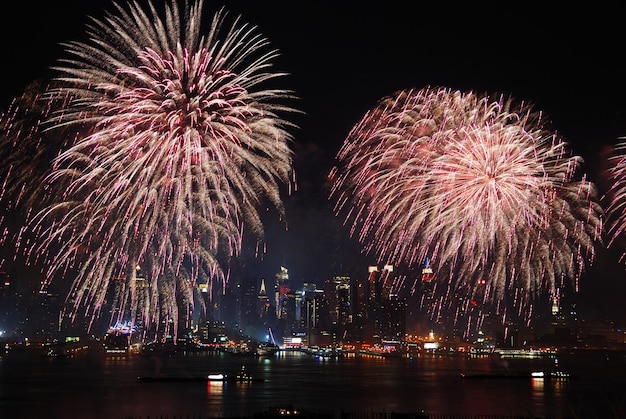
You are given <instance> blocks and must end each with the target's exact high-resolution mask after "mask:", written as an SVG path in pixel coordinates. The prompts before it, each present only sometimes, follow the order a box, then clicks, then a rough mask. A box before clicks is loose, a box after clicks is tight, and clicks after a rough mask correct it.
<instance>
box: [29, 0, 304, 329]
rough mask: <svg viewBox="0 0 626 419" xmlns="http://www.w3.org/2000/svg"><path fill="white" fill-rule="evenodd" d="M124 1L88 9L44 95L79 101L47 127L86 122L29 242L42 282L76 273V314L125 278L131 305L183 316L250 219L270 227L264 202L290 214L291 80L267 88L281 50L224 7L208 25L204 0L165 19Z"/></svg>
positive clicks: (254, 228)
mask: <svg viewBox="0 0 626 419" xmlns="http://www.w3.org/2000/svg"><path fill="white" fill-rule="evenodd" d="M127 6H128V7H127V8H124V7H122V6H120V5H116V10H117V14H112V13H110V14H107V15H106V17H105V18H104V19H102V20H97V19H92V23H91V25H90V26H89V31H88V35H89V37H90V39H91V40H90V41H89V42H87V43H83V42H69V43H67V44H65V47H66V53H67V55H68V58H65V59H63V60H61V61H60V62H59V65H58V66H57V67H56V68H55V70H56V71H57V72H58V74H59V76H58V77H57V79H56V81H57V82H58V83H60V85H59V86H58V87H55V88H54V89H51V90H50V91H49V92H48V98H49V99H56V98H62V97H63V98H65V97H68V96H69V97H71V98H72V100H71V101H69V102H68V103H67V106H65V107H63V109H61V110H59V112H57V113H55V114H53V116H52V117H51V118H50V120H49V121H48V123H49V126H48V129H49V130H50V131H51V132H52V131H54V130H55V129H59V128H65V129H75V130H76V131H77V132H79V134H80V135H78V137H77V139H76V140H75V141H74V142H73V144H71V145H70V146H69V147H67V148H65V149H64V150H62V152H61V153H60V154H59V156H58V157H57V158H56V159H55V160H54V164H53V168H52V171H51V173H50V175H49V176H48V179H47V185H46V186H47V188H48V189H49V190H51V191H56V194H52V196H53V198H54V199H53V200H52V201H51V202H48V203H47V204H46V207H45V208H44V209H43V210H41V211H40V212H39V213H38V214H37V215H36V216H35V217H34V218H33V220H32V224H31V226H32V227H33V229H34V230H35V231H37V232H38V233H39V235H40V236H39V238H40V240H39V241H38V242H37V243H36V244H34V245H33V246H32V247H31V248H29V249H28V250H27V251H28V252H29V254H30V255H31V257H32V258H33V259H34V260H35V261H39V262H43V263H45V264H47V266H48V270H47V275H46V281H47V283H49V282H51V281H52V280H53V279H54V278H56V277H58V276H59V275H62V274H63V273H64V272H68V271H70V270H72V269H75V270H76V271H77V272H78V274H77V277H76V279H75V281H74V283H73V286H72V291H71V293H70V295H71V299H72V300H73V301H74V303H75V304H74V309H73V313H72V316H75V315H76V312H77V311H78V310H79V308H81V307H88V309H87V310H88V311H89V312H90V313H91V315H92V320H93V319H94V318H95V317H96V316H97V314H98V312H99V310H100V309H101V306H102V304H103V302H104V300H105V297H106V295H107V290H108V289H109V287H110V285H111V283H112V278H123V279H124V281H125V284H124V286H120V287H118V288H119V289H121V290H123V293H124V295H122V296H121V297H119V299H118V301H119V302H120V303H119V304H120V306H122V307H127V306H128V304H131V305H132V304H138V303H137V302H140V301H141V302H142V303H141V304H144V305H143V307H130V309H131V310H132V311H133V312H135V313H139V312H140V313H142V315H141V316H140V317H141V318H142V319H143V321H144V322H145V323H146V325H149V324H150V323H151V322H152V323H159V322H160V321H161V320H162V319H165V318H167V319H176V318H177V317H176V316H177V315H178V300H181V299H182V301H184V302H185V303H187V304H193V303H192V302H193V301H194V293H195V292H196V291H195V290H197V287H196V286H195V284H196V283H197V282H209V284H211V285H212V284H214V283H215V284H222V286H225V282H226V281H227V272H225V271H224V269H223V266H224V265H223V263H224V262H225V261H226V262H227V261H228V260H229V259H230V258H232V257H234V256H236V255H237V254H238V252H239V251H240V249H241V246H242V238H243V237H244V227H245V228H246V232H251V233H252V234H254V235H256V236H257V237H259V238H262V236H263V226H262V223H261V219H260V216H259V214H258V212H257V208H258V207H259V206H261V205H267V204H268V203H269V204H271V205H272V206H273V207H275V208H276V209H277V210H278V212H279V213H280V214H281V215H282V214H283V211H284V210H283V206H282V201H281V190H280V189H281V187H282V185H285V184H286V185H290V184H291V183H292V182H293V177H292V174H293V173H292V152H291V149H290V141H291V135H290V134H289V133H288V131H287V128H289V127H292V125H291V124H290V123H289V122H287V121H286V120H284V119H283V118H282V117H280V116H279V114H281V113H283V112H294V111H295V110H294V109H293V108H291V107H289V106H286V105H284V104H281V102H283V101H285V100H289V99H293V98H294V97H293V95H292V93H291V92H290V91H288V90H283V89H278V88H275V87H272V83H273V81H274V80H275V79H276V78H279V77H282V76H284V74H283V73H275V72H271V67H272V62H273V60H274V59H275V58H276V57H277V56H278V52H277V51H276V50H274V49H271V48H269V43H268V41H267V40H266V39H265V38H263V37H262V36H260V35H259V34H257V28H256V27H251V26H249V25H247V24H244V23H242V22H241V21H240V18H236V19H235V20H234V21H233V23H231V24H230V25H227V23H226V16H227V13H226V12H225V11H224V10H220V11H219V12H217V13H216V14H215V15H214V17H213V20H212V23H211V26H210V28H209V30H208V32H207V34H206V35H204V36H203V35H202V33H201V27H200V22H201V16H202V9H203V2H202V1H201V0H200V1H197V2H195V3H193V4H188V3H185V5H184V7H183V8H181V9H180V10H179V8H178V5H177V4H176V2H171V3H168V4H166V5H165V18H164V19H162V18H161V16H160V15H159V13H158V11H157V10H156V9H155V7H154V6H153V5H152V4H151V3H149V7H148V10H147V11H146V10H142V9H141V8H140V6H139V5H138V3H136V2H131V3H129V4H128V5H127ZM137 266H140V267H141V270H142V271H143V272H145V273H146V277H147V278H146V279H147V280H148V281H149V284H150V285H149V287H148V288H147V290H149V291H147V290H146V289H141V290H139V289H138V287H137V286H136V283H137V280H138V278H137V275H136V268H137ZM137 293H141V294H142V295H141V296H140V295H138V294H137ZM175 326H176V323H175V322H174V327H175Z"/></svg>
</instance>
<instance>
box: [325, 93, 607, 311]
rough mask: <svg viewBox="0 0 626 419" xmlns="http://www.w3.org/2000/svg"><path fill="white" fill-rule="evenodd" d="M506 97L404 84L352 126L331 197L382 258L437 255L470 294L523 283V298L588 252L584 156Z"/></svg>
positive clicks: (596, 228)
mask: <svg viewBox="0 0 626 419" xmlns="http://www.w3.org/2000/svg"><path fill="white" fill-rule="evenodd" d="M545 126H546V124H545V123H544V122H543V121H542V118H541V114H540V113H537V112H534V111H533V109H532V107H531V106H530V105H528V104H524V103H520V104H516V103H515V102H514V101H513V99H511V98H503V97H500V98H497V99H492V98H489V97H488V96H480V95H477V94H475V93H472V92H470V93H462V92H459V91H453V90H451V89H446V88H430V87H429V88H425V89H423V90H419V91H414V90H405V91H400V92H398V93H396V94H395V95H393V96H390V97H387V98H385V99H383V100H381V101H380V103H379V104H378V106H377V107H376V108H374V109H373V110H371V111H370V112H368V113H367V114H366V115H365V116H364V117H363V119H362V120H361V121H360V122H359V123H357V124H356V125H355V126H354V128H353V129H352V131H351V132H350V134H349V135H348V137H347V139H346V141H345V142H344V144H343V146H342V148H341V149H340V151H339V152H338V154H337V162H338V163H337V165H336V167H334V168H333V170H332V171H331V173H330V177H331V180H332V182H333V188H332V190H331V199H333V200H334V201H335V203H336V207H335V209H336V212H337V214H343V215H345V219H346V222H347V223H351V224H352V227H351V232H352V234H355V235H357V236H358V238H359V240H360V241H361V242H362V243H363V245H364V247H365V251H367V252H368V253H374V254H376V256H377V257H378V258H379V260H383V261H385V263H392V264H394V265H395V264H400V263H403V264H404V265H405V266H414V267H415V266H421V264H422V263H423V261H424V260H426V258H427V257H430V259H431V260H435V261H437V265H438V277H439V278H438V279H439V280H440V281H446V282H450V283H452V284H453V285H454V289H455V290H465V295H467V296H471V295H473V294H474V293H475V292H476V286H477V285H476V284H477V281H478V280H479V279H481V278H486V279H487V280H488V281H489V284H488V285H489V287H486V288H485V289H487V290H489V291H488V292H490V293H491V295H490V296H489V297H490V300H492V301H500V300H502V299H503V298H505V297H506V296H507V294H508V295H510V294H512V292H511V291H512V290H515V289H517V288H521V289H522V290H523V291H524V293H525V294H524V298H522V297H519V296H518V300H517V302H518V304H521V305H524V304H527V303H528V302H529V301H530V300H531V299H532V296H533V295H537V294H539V293H540V292H542V291H548V292H554V291H555V290H556V288H558V287H559V286H561V285H562V280H563V279H564V278H566V277H568V278H570V279H576V278H578V276H579V275H580V273H581V272H582V269H583V267H584V266H585V263H586V261H587V260H593V258H594V255H595V249H594V245H595V243H596V242H597V241H599V240H600V234H601V229H602V222H601V217H602V210H601V208H600V206H599V204H598V203H597V202H596V201H595V197H596V190H595V185H593V184H592V183H590V182H587V181H586V180H585V179H584V178H583V179H577V178H576V176H578V175H579V173H578V172H579V171H580V167H581V164H582V160H581V159H580V158H579V157H576V156H570V155H569V152H568V150H567V144H566V143H565V142H564V141H562V140H561V139H560V138H559V137H558V136H557V135H556V134H554V133H552V132H550V131H549V130H547V129H546V128H545Z"/></svg>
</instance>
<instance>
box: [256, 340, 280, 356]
mask: <svg viewBox="0 0 626 419" xmlns="http://www.w3.org/2000/svg"><path fill="white" fill-rule="evenodd" d="M279 351H280V346H278V345H276V344H275V343H273V342H261V343H259V345H258V346H257V348H256V354H257V355H258V356H268V355H274V354H275V353H276V352H279Z"/></svg>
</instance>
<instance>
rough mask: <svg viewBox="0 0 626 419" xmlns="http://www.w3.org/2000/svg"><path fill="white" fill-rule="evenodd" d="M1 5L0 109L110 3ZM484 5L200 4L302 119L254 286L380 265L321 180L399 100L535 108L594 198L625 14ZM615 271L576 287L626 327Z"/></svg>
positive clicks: (619, 106) (608, 135)
mask: <svg viewBox="0 0 626 419" xmlns="http://www.w3.org/2000/svg"><path fill="white" fill-rule="evenodd" d="M7 3H14V2H3V4H2V5H1V6H0V19H1V22H0V31H1V33H0V42H1V43H2V44H1V47H2V55H3V59H2V66H0V71H2V80H3V81H4V82H3V83H2V84H0V89H2V90H1V103H0V106H2V107H3V108H4V107H5V106H6V105H8V103H9V102H10V100H11V98H12V97H14V96H16V95H19V94H20V93H21V92H22V91H23V89H24V88H25V87H26V85H27V84H28V82H30V81H31V80H34V79H37V78H44V79H46V78H48V77H49V75H50V74H49V71H48V70H47V69H48V67H50V66H51V65H53V64H54V62H55V60H56V59H57V58H59V57H61V56H62V47H61V46H59V43H60V42H63V41H68V40H78V39H82V37H83V36H84V29H85V24H86V23H87V22H88V18H87V17H88V16H89V15H93V16H94V17H100V16H103V13H102V11H103V10H112V9H113V8H112V6H111V5H112V2H110V1H78V0H68V1H62V0H48V1H28V0H23V1H21V2H15V3H19V4H10V5H8V4H7ZM157 3H158V2H157ZM408 3H415V4H416V5H411V6H407V4H408ZM418 3H419V6H418V5H417V4H418ZM421 3H424V4H421ZM470 3H477V4H479V5H476V4H470ZM489 3H491V2H466V3H464V4H462V5H460V6H459V5H458V4H456V3H455V2H444V1H433V2H400V1H384V2H380V3H372V4H367V3H366V2H345V1H340V0H336V1H301V2H300V1H255V2H233V1H227V2H211V1H206V2H205V13H206V14H207V16H209V15H210V14H211V11H213V10H217V9H218V8H219V7H220V6H222V5H225V6H226V8H227V9H228V10H230V11H231V13H233V14H241V15H242V16H243V19H244V20H245V21H248V22H250V23H252V24H254V25H256V26H258V27H259V31H260V32H261V33H262V34H263V35H265V36H266V37H267V38H268V39H269V40H270V42H271V43H272V45H273V46H274V47H275V48H277V49H278V50H279V51H280V52H281V58H280V60H278V62H277V63H276V69H277V70H280V71H285V72H288V73H290V76H288V77H287V78H285V79H284V80H283V83H284V85H285V87H286V88H289V89H292V90H294V91H295V92H296V94H297V95H298V96H299V97H300V99H301V100H300V101H299V102H298V103H297V106H298V107H299V108H300V109H301V110H303V111H304V114H303V115H301V116H297V117H295V118H293V119H294V121H295V122H296V123H297V124H298V125H299V129H297V130H294V138H295V141H294V145H293V148H294V151H295V162H294V163H295V171H296V176H297V179H298V190H297V191H296V192H294V193H293V194H292V196H290V197H287V198H285V203H286V206H287V211H288V212H287V221H288V225H289V231H288V232H284V231H283V230H284V229H283V228H281V227H280V226H278V224H277V225H276V226H274V225H273V224H271V223H270V224H269V226H268V231H267V241H268V254H267V255H266V258H265V262H264V263H262V264H260V266H259V267H258V269H260V271H259V273H260V275H262V276H265V277H273V275H274V273H275V272H277V270H278V267H279V265H280V264H284V265H285V266H286V267H287V268H288V269H289V270H290V275H291V277H292V278H293V279H294V280H296V281H316V280H323V279H326V278H328V277H330V276H331V275H333V274H337V273H342V272H341V271H342V270H349V269H350V267H354V266H363V268H362V270H363V272H364V273H365V272H366V265H365V264H376V263H384V262H383V261H376V260H373V259H372V258H368V257H365V256H361V257H359V256H358V252H359V250H358V249H359V246H358V245H356V243H355V242H354V241H353V240H351V239H349V238H348V237H347V230H345V229H344V230H342V229H341V228H340V225H341V223H340V222H339V220H336V219H334V217H333V215H332V208H331V206H330V203H329V202H328V201H327V196H328V194H327V190H326V189H325V188H326V184H325V178H326V175H327V173H328V170H329V169H330V167H331V166H332V163H333V159H334V156H335V154H336V152H337V151H338V150H339V147H340V146H341V143H342V141H343V140H344V139H345V137H346V136H347V134H348V132H349V130H350V128H351V127H352V126H353V125H354V124H356V123H357V122H358V121H359V120H360V118H361V117H362V116H363V114H364V113H365V112H366V111H367V110H368V109H370V108H372V107H374V106H375V105H376V103H377V101H378V100H379V99H381V98H383V97H384V96H386V95H390V94H393V93H394V92H396V91H397V90H400V89H405V88H417V89H419V88H422V87H426V86H444V87H449V88H453V89H459V90H463V91H468V90H473V91H477V92H486V93H503V94H506V95H511V96H513V97H515V98H517V99H520V100H525V101H529V102H532V103H534V104H535V105H536V108H537V109H538V110H541V111H543V112H544V113H545V115H546V116H547V117H548V119H550V120H551V121H552V125H553V126H554V128H555V129H556V130H557V131H558V132H559V133H560V135H561V136H562V137H563V138H564V139H565V140H566V141H568V142H569V143H570V144H571V145H572V148H573V150H574V152H575V153H576V154H578V155H581V156H582V157H583V158H584V160H585V162H586V168H587V173H588V175H589V178H590V179H591V180H592V181H595V182H596V183H597V184H598V185H599V186H600V187H601V190H602V186H603V185H604V178H603V176H602V172H601V171H600V168H601V167H602V165H603V159H604V158H605V150H606V147H608V146H610V145H612V144H615V143H616V141H617V139H618V137H620V136H623V135H626V77H625V76H624V74H625V73H624V69H623V64H622V62H623V50H624V41H625V40H626V34H624V32H623V29H622V22H621V21H622V19H623V17H624V13H623V10H622V9H623V8H622V7H621V6H619V5H617V4H614V5H611V6H606V7H602V6H600V5H599V3H597V2H594V3H593V5H592V6H589V4H588V3H582V4H580V5H577V6H574V5H573V3H570V4H569V5H568V7H567V8H555V7H553V6H550V5H548V4H547V3H545V2H544V3H541V2H537V4H536V5H535V4H532V3H533V2H518V3H516V4H517V5H518V6H517V7H513V6H504V5H503V4H504V3H502V2H493V4H489ZM616 3H617V2H616ZM607 253H610V252H607ZM615 259H616V258H615V257H614V256H613V255H609V254H604V253H602V254H600V255H599V257H598V260H597V261H596V262H595V263H594V265H593V266H592V267H591V268H590V269H589V270H588V272H587V273H586V274H585V275H584V276H583V278H582V279H581V284H580V289H581V295H583V296H584V297H585V299H587V300H588V301H589V303H590V306H592V307H593V309H594V310H596V309H597V310H605V311H608V312H609V315H610V316H614V318H617V317H619V316H621V321H624V320H626V318H625V314H624V313H623V312H624V310H619V305H620V304H619V303H618V301H623V300H624V298H625V297H626V292H625V291H624V290H625V287H624V283H625V282H626V279H625V275H624V267H623V266H620V265H617V264H616V262H615ZM255 269H256V268H255ZM607 302H608V303H609V304H607ZM616 304H617V305H616Z"/></svg>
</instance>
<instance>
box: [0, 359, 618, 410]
mask: <svg viewBox="0 0 626 419" xmlns="http://www.w3.org/2000/svg"><path fill="white" fill-rule="evenodd" d="M559 361H560V362H559V368H561V369H563V370H569V371H570V372H572V373H573V374H574V375H575V378H572V379H569V380H554V379H550V378H543V379H530V378H528V379H519V378H516V379H462V378H460V374H461V373H469V374H477V373H483V374H484V373H489V372H502V371H510V372H520V371H531V370H538V369H542V368H548V367H554V365H553V363H554V361H553V360H549V359H548V360H546V359H532V360H528V359H507V362H506V363H503V362H502V360H501V359H495V358H493V357H476V358H469V357H465V356H459V357H440V356H432V355H427V356H419V357H418V356H416V357H413V358H411V359H409V358H397V359H383V358H377V357H361V356H358V357H350V358H343V359H319V358H315V357H313V356H309V355H304V354H300V353H285V352H283V353H279V354H277V355H275V356H272V357H267V358H266V357H260V358H256V357H237V356H234V355H230V354H211V353H191V354H188V355H176V356H152V357H130V358H127V357H119V356H115V357H100V356H95V355H85V356H83V357H77V358H71V359H46V358H40V357H33V356H20V355H12V356H7V357H4V358H0V379H1V381H0V417H24V418H27V417H28V418H30V417H42V416H45V417H59V418H63V417H72V418H73V417H85V418H94V419H97V418H123V417H143V418H145V417H148V416H154V417H159V416H163V417H164V416H166V415H169V416H172V417H173V416H175V415H176V416H178V415H180V416H182V417H187V416H192V415H196V416H200V415H202V416H213V417H218V416H234V415H246V414H253V413H257V412H261V411H264V410H267V409H268V408H270V407H272V406H281V405H293V406H295V407H297V408H300V409H305V410H313V411H325V412H329V411H331V412H335V413H337V414H339V413H340V412H341V411H345V412H404V413H417V412H422V411H423V412H425V413H433V414H435V413H438V414H449V415H466V414H467V415H469V414H472V415H526V416H528V415H531V416H535V417H547V416H551V417H557V418H558V417H619V416H615V414H614V413H613V410H612V409H615V407H616V406H618V407H619V406H620V403H621V406H622V410H621V412H622V413H624V410H623V409H624V404H625V403H626V395H625V393H624V392H625V390H624V388H623V385H621V384H623V381H622V377H623V376H624V373H626V368H625V365H626V358H625V357H624V354H621V355H620V354H612V355H611V356H608V357H607V356H606V355H605V354H602V353H595V354H588V353H586V354H584V355H580V354H576V355H569V356H564V357H561V356H560V357H559ZM242 365H245V367H246V370H247V371H248V372H249V373H250V374H251V375H253V376H254V377H256V378H262V379H263V380H264V381H263V382H252V383H236V382H225V383H222V382H204V381H203V382H195V381H189V382H176V383H171V382H155V383H145V382H139V381H138V380H137V377H139V376H158V375H163V376H172V375H175V376H183V377H184V376H197V375H207V374H211V373H219V372H223V373H227V374H231V375H232V374H234V373H236V372H237V371H239V369H240V368H241V366H242ZM5 413H7V415H6V416H5ZM590 413H591V414H590Z"/></svg>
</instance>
